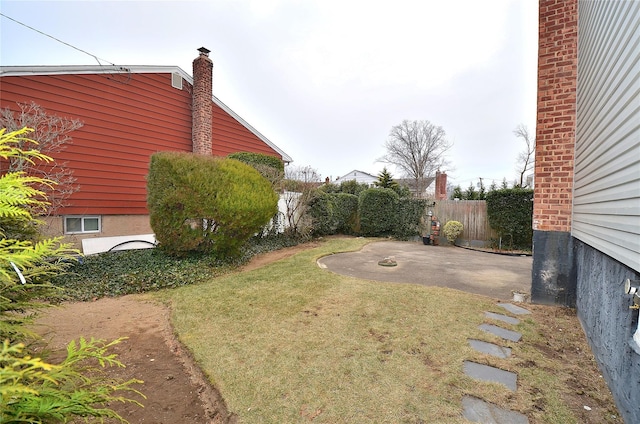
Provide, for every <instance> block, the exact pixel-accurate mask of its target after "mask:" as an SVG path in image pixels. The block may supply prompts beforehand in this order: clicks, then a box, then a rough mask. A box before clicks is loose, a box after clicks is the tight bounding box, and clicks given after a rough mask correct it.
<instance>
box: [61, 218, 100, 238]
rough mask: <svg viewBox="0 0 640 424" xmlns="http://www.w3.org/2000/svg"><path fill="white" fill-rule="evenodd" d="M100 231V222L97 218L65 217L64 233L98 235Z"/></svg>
mask: <svg viewBox="0 0 640 424" xmlns="http://www.w3.org/2000/svg"><path fill="white" fill-rule="evenodd" d="M101 229H102V220H101V219H100V217H99V216H65V217H64V233H65V234H79V233H99V232H100V230H101Z"/></svg>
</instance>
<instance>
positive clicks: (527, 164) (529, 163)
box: [513, 124, 536, 187]
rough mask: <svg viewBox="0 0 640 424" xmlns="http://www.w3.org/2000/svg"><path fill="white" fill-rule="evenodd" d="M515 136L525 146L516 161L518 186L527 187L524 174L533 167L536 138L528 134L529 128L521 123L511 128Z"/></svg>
mask: <svg viewBox="0 0 640 424" xmlns="http://www.w3.org/2000/svg"><path fill="white" fill-rule="evenodd" d="M513 133H514V134H515V135H516V137H518V138H521V139H523V140H524V142H525V145H526V148H525V150H523V151H522V152H520V154H518V162H517V168H516V171H518V173H519V174H520V184H519V186H520V187H527V186H528V184H527V183H526V180H525V178H526V174H527V172H529V171H531V170H532V169H533V165H534V162H535V152H536V139H535V138H532V137H531V136H530V135H529V130H528V129H527V127H526V126H525V125H523V124H520V125H518V126H517V127H516V129H515V130H513Z"/></svg>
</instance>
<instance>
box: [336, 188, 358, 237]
mask: <svg viewBox="0 0 640 424" xmlns="http://www.w3.org/2000/svg"><path fill="white" fill-rule="evenodd" d="M333 214H334V216H335V220H336V223H337V228H336V232H337V233H339V234H354V233H355V228H356V221H357V219H358V196H356V195H354V194H349V193H337V194H336V195H334V208H333Z"/></svg>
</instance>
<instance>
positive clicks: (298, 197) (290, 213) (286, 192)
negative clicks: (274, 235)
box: [282, 165, 320, 234]
mask: <svg viewBox="0 0 640 424" xmlns="http://www.w3.org/2000/svg"><path fill="white" fill-rule="evenodd" d="M319 182H320V176H319V175H318V172H317V171H316V170H315V169H313V168H311V167H310V166H304V167H296V166H291V165H289V166H287V167H286V168H285V179H284V181H283V193H282V199H283V200H284V203H285V208H286V211H285V219H286V224H285V225H286V228H285V231H289V232H292V233H294V234H305V233H306V232H307V231H310V230H311V223H310V221H309V216H308V214H307V210H308V208H309V201H310V200H311V197H312V196H313V190H314V189H315V188H316V187H317V186H318V184H319Z"/></svg>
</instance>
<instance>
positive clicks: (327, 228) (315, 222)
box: [309, 190, 358, 236]
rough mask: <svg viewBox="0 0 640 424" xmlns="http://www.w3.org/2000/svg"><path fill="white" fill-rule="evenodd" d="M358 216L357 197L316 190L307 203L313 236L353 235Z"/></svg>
mask: <svg viewBox="0 0 640 424" xmlns="http://www.w3.org/2000/svg"><path fill="white" fill-rule="evenodd" d="M357 214H358V196H355V195H353V194H349V193H325V192H324V191H322V190H317V192H316V193H314V196H313V198H312V199H311V201H310V202H309V215H310V216H311V222H312V227H313V235H315V236H322V235H331V234H353V233H354V232H355V229H354V228H355V225H356V219H357Z"/></svg>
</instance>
